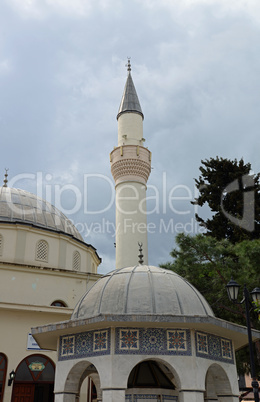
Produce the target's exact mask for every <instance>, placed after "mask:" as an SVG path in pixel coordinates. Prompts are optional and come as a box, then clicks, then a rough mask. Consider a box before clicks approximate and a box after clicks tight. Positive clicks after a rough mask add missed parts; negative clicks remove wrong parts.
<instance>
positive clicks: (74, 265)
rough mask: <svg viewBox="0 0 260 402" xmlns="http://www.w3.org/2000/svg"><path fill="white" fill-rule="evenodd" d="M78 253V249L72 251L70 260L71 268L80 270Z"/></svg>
mask: <svg viewBox="0 0 260 402" xmlns="http://www.w3.org/2000/svg"><path fill="white" fill-rule="evenodd" d="M80 262H81V258H80V253H79V252H78V251H74V253H73V260H72V269H73V270H74V271H80Z"/></svg>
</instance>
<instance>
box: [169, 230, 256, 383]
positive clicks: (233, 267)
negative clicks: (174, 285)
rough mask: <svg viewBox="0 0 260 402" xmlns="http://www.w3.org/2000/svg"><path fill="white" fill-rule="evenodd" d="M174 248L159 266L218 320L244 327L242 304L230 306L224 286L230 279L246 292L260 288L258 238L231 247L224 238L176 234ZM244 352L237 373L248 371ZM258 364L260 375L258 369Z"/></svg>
mask: <svg viewBox="0 0 260 402" xmlns="http://www.w3.org/2000/svg"><path fill="white" fill-rule="evenodd" d="M176 244H177V247H176V248H174V249H173V250H172V251H171V253H170V255H171V256H172V257H173V261H172V262H168V263H166V264H162V265H161V267H164V268H167V269H171V270H173V271H174V272H176V273H177V274H179V275H181V276H182V277H184V278H186V279H187V280H188V281H189V282H190V283H192V284H193V285H194V286H195V287H196V288H197V289H198V290H199V291H200V292H201V293H202V295H203V296H204V297H205V298H206V300H207V301H208V303H209V304H210V306H211V308H212V309H213V311H214V313H215V315H216V316H217V317H219V318H222V319H225V320H228V321H233V322H236V323H238V324H240V325H244V326H245V325H246V317H245V311H244V306H243V305H236V304H232V303H231V302H230V300H229V299H228V296H227V291H226V284H227V283H228V282H229V280H230V278H231V277H232V276H233V278H234V279H235V280H236V281H237V282H238V283H240V284H242V285H243V284H244V283H246V284H247V288H248V289H249V290H253V288H254V287H256V286H259V282H260V281H259V279H260V270H259V262H260V239H255V240H244V241H242V242H239V243H236V244H233V243H231V242H230V241H229V240H227V239H222V240H217V239H216V238H214V237H212V236H205V235H203V234H198V235H196V236H189V235H186V234H183V233H181V234H179V235H178V236H177V237H176ZM240 297H241V299H242V297H243V295H242V291H240ZM251 318H252V323H251V325H252V327H254V328H256V329H258V330H260V323H259V321H258V319H257V318H258V317H257V314H255V315H253V314H251ZM246 361H249V357H248V352H247V350H242V351H239V353H238V355H237V365H238V371H239V372H240V373H242V372H243V371H245V370H246V371H247V370H249V365H245V362H246ZM259 363H260V362H258V364H257V368H258V372H259V375H260V366H259Z"/></svg>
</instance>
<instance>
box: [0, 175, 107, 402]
mask: <svg viewBox="0 0 260 402" xmlns="http://www.w3.org/2000/svg"><path fill="white" fill-rule="evenodd" d="M100 262H101V259H100V257H99V256H98V254H97V252H96V249H95V248H94V247H93V246H91V245H89V244H86V243H85V242H84V241H83V239H82V237H81V235H80V234H79V232H78V231H77V229H76V228H75V226H74V225H73V224H72V223H71V222H70V221H69V219H67V218H66V216H64V215H63V214H62V213H61V212H60V211H59V210H57V209H56V208H55V207H54V206H52V205H51V204H49V203H48V202H46V201H44V200H42V199H40V198H39V197H36V196H35V195H34V194H31V193H28V192H26V191H23V190H19V189H14V188H9V187H8V186H7V182H5V183H4V186H3V187H1V188H0V322H1V329H0V401H1V402H10V401H17V402H19V401H39V402H40V401H44V402H45V401H46V402H47V401H50V402H51V401H52V400H53V386H54V374H55V366H56V361H57V353H56V352H54V351H52V352H51V351H48V350H44V351H43V350H40V348H39V346H38V345H37V343H36V342H35V340H34V339H33V337H32V336H31V327H32V326H35V325H36V326H38V325H44V324H47V323H51V322H57V321H63V320H67V319H69V317H70V316H71V314H72V312H73V309H74V307H75V305H76V303H77V301H78V299H79V298H80V297H81V296H82V294H84V293H85V292H86V291H87V290H88V289H90V288H91V286H92V285H93V283H95V281H96V280H97V279H98V278H99V277H100V275H98V274H97V267H98V265H99V264H100ZM12 371H14V372H15V374H16V375H15V378H14V380H13V382H12V383H11V384H10V382H9V378H10V377H9V376H10V373H11V372H12ZM8 382H9V384H10V385H8Z"/></svg>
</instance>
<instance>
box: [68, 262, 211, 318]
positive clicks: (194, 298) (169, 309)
mask: <svg viewBox="0 0 260 402" xmlns="http://www.w3.org/2000/svg"><path fill="white" fill-rule="evenodd" d="M100 314H110V315H111V314H112V315H126V314H129V315H151V314H152V315H153V314H154V315H157V314H159V315H162V314H164V315H184V316H213V317H214V313H213V311H212V309H211V307H210V306H209V304H208V303H207V301H206V300H205V298H204V297H203V296H202V295H201V294H200V293H199V291H198V290H197V289H195V288H194V287H193V286H192V285H191V284H190V283H189V282H188V281H186V280H185V279H184V278H182V277H181V276H179V275H177V274H176V273H175V272H173V271H170V270H167V269H163V268H158V267H153V266H146V265H137V266H135V267H128V268H121V269H117V270H115V271H112V272H110V273H109V274H107V275H105V276H103V277H102V278H101V279H99V280H98V281H97V282H96V283H95V284H94V285H93V286H92V288H91V289H90V290H89V291H88V292H87V293H86V294H85V295H84V296H83V297H82V299H81V300H80V301H79V302H78V304H77V305H76V307H75V309H74V312H73V314H72V316H71V319H77V318H80V319H87V318H91V317H96V316H98V315H100Z"/></svg>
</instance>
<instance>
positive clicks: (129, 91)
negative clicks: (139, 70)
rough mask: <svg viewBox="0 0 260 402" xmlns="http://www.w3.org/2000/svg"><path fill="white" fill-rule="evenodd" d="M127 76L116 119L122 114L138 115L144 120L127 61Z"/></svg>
mask: <svg viewBox="0 0 260 402" xmlns="http://www.w3.org/2000/svg"><path fill="white" fill-rule="evenodd" d="M127 71H128V76H127V80H126V84H125V89H124V93H123V96H122V100H121V103H120V106H119V110H118V114H117V119H118V117H119V116H120V115H121V114H122V113H138V114H140V115H141V116H142V118H143V119H144V115H143V112H142V109H141V106H140V102H139V99H138V96H137V93H136V90H135V86H134V83H133V79H132V76H131V64H130V60H128V65H127Z"/></svg>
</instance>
